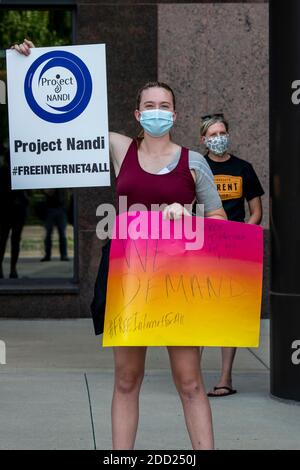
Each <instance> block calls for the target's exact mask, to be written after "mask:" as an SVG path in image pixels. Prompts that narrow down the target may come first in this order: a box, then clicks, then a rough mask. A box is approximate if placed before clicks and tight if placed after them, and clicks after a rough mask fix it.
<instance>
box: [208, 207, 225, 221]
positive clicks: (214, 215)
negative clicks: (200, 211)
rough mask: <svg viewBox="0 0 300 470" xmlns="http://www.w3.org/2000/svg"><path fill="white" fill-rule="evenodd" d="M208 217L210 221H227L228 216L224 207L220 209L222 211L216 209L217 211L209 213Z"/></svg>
mask: <svg viewBox="0 0 300 470" xmlns="http://www.w3.org/2000/svg"><path fill="white" fill-rule="evenodd" d="M206 217H209V218H210V219H221V220H227V215H226V212H225V211H224V209H223V207H220V209H216V210H215V211H211V212H207V214H206Z"/></svg>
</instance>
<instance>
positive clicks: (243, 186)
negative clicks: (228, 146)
mask: <svg viewBox="0 0 300 470" xmlns="http://www.w3.org/2000/svg"><path fill="white" fill-rule="evenodd" d="M205 159H206V161H207V163H208V164H209V166H210V169H211V171H212V173H213V175H214V180H215V183H216V186H217V189H218V192H219V195H220V197H221V200H222V203H223V207H224V210H225V212H226V214H227V217H228V220H232V221H235V222H244V221H245V199H246V200H247V201H251V199H254V198H255V197H260V196H262V195H263V194H264V190H263V188H262V186H261V184H260V181H259V179H258V177H257V175H256V173H255V171H254V169H253V166H252V165H251V163H249V162H246V161H245V160H242V159H241V158H238V157H235V156H234V155H230V158H229V160H226V161H225V162H215V161H213V160H211V159H210V158H209V156H208V154H207V155H205Z"/></svg>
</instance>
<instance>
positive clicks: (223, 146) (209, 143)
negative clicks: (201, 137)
mask: <svg viewBox="0 0 300 470" xmlns="http://www.w3.org/2000/svg"><path fill="white" fill-rule="evenodd" d="M204 142H205V145H206V147H207V148H208V149H209V150H210V151H211V152H212V153H214V154H215V155H219V156H221V155H223V154H224V153H225V152H226V151H227V150H228V146H229V136H228V135H218V136H216V137H208V138H206V139H205V141H204Z"/></svg>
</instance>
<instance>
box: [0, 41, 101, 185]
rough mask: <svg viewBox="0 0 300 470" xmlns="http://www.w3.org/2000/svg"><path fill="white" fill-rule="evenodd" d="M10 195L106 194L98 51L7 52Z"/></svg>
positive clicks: (71, 48) (89, 48)
mask: <svg viewBox="0 0 300 470" xmlns="http://www.w3.org/2000/svg"><path fill="white" fill-rule="evenodd" d="M7 77H8V109H9V134H10V157H11V178H12V189H39V188H70V187H85V186H109V185H110V172H109V142H108V116H107V85H106V60H105V45H104V44H97V45H86V46H66V47H51V48H49V47H42V48H34V49H31V54H30V56H29V57H25V56H23V55H21V54H18V53H17V52H16V51H14V50H8V51H7Z"/></svg>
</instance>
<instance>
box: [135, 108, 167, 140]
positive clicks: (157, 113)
mask: <svg viewBox="0 0 300 470" xmlns="http://www.w3.org/2000/svg"><path fill="white" fill-rule="evenodd" d="M140 123H141V126H142V127H143V129H144V131H145V132H147V134H150V135H151V136H152V137H161V136H163V135H165V134H167V133H168V132H169V130H170V129H171V127H172V126H173V124H174V118H173V113H172V112H171V111H163V110H162V109H149V110H147V111H142V112H141V118H140Z"/></svg>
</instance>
